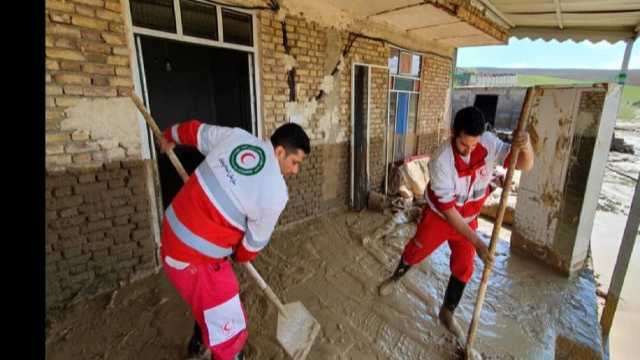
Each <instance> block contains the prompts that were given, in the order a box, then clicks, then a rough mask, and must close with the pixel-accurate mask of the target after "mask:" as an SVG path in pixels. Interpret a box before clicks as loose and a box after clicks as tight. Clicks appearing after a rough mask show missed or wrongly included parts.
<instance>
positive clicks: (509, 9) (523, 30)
mask: <svg viewBox="0 0 640 360" xmlns="http://www.w3.org/2000/svg"><path fill="white" fill-rule="evenodd" d="M474 2H475V3H476V4H479V6H480V7H486V8H489V6H488V5H493V7H494V8H495V9H496V10H497V12H494V13H500V15H501V16H497V17H499V18H501V19H500V20H501V21H503V23H506V21H509V22H511V23H513V25H515V26H514V27H513V28H511V29H510V35H512V36H515V37H516V38H530V39H534V40H535V39H544V40H558V41H565V40H574V41H582V40H590V41H592V42H599V41H602V40H605V41H608V42H611V43H614V42H617V41H620V40H626V39H628V38H630V37H632V36H635V34H636V27H637V26H638V24H640V1H639V0H607V1H604V0H541V1H531V0H476V1H474ZM489 2H490V4H487V3H489ZM483 3H484V4H483ZM488 11H491V10H490V9H489V10H488Z"/></svg>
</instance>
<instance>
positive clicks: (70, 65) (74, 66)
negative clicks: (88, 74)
mask: <svg viewBox="0 0 640 360" xmlns="http://www.w3.org/2000/svg"><path fill="white" fill-rule="evenodd" d="M60 69H61V70H64V71H82V63H81V62H76V61H60Z"/></svg>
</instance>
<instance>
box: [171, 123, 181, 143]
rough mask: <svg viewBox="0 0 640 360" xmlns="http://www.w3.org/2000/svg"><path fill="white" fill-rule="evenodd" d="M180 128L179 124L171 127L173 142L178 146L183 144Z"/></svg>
mask: <svg viewBox="0 0 640 360" xmlns="http://www.w3.org/2000/svg"><path fill="white" fill-rule="evenodd" d="M178 126H179V124H175V125H173V126H172V127H171V136H172V137H173V140H174V141H175V142H176V143H177V144H182V143H181V142H180V136H178Z"/></svg>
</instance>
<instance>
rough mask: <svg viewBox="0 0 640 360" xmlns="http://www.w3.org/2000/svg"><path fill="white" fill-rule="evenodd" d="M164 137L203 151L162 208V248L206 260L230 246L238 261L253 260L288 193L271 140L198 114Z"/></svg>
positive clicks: (220, 255)
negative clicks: (200, 118) (213, 122)
mask: <svg viewBox="0 0 640 360" xmlns="http://www.w3.org/2000/svg"><path fill="white" fill-rule="evenodd" d="M164 137H165V138H166V139H167V140H169V141H173V142H176V143H178V144H184V145H190V146H194V147H196V148H197V149H198V150H199V151H200V152H201V153H202V154H203V155H204V156H205V160H204V161H203V162H202V163H201V164H200V165H199V166H198V168H197V169H196V170H195V171H194V173H193V174H192V175H191V176H190V177H189V180H188V181H187V182H186V183H185V185H184V186H183V187H182V188H181V189H180V191H179V192H178V194H177V195H176V196H175V197H174V199H173V201H172V202H171V205H170V206H169V207H168V208H167V210H166V212H165V217H164V219H163V221H164V224H163V227H164V229H165V231H164V232H163V237H162V248H163V252H164V254H165V255H168V256H170V257H171V258H173V259H175V260H178V261H183V262H209V261H212V259H221V258H224V257H227V256H230V255H232V254H233V253H234V252H235V258H236V260H238V261H250V260H253V259H254V258H255V257H256V256H257V253H258V252H259V251H260V250H262V249H263V248H264V247H265V246H266V245H267V243H268V242H269V239H270V237H271V234H272V232H273V230H274V228H275V226H276V223H277V222H278V218H279V216H280V213H282V211H283V210H284V208H285V206H286V204H287V201H288V199H289V195H288V191H287V185H286V183H285V181H284V178H283V176H282V173H281V172H280V166H279V165H278V160H277V158H276V156H275V153H274V150H273V146H272V145H271V142H269V141H262V140H260V139H258V138H256V137H255V136H253V135H251V134H250V133H248V132H246V131H245V130H243V129H240V128H228V127H221V126H214V125H209V124H205V123H202V122H200V121H198V120H191V121H187V122H184V123H180V124H176V125H174V126H173V127H171V128H169V129H166V130H165V132H164ZM168 230H170V231H168Z"/></svg>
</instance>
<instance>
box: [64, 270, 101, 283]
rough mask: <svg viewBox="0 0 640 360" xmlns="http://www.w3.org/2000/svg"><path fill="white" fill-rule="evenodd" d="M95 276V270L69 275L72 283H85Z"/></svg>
mask: <svg viewBox="0 0 640 360" xmlns="http://www.w3.org/2000/svg"><path fill="white" fill-rule="evenodd" d="M94 276H95V275H94V273H93V271H87V272H83V273H80V274H78V275H74V276H69V283H71V284H76V283H85V282H88V281H90V280H91V279H93V277H94Z"/></svg>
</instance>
